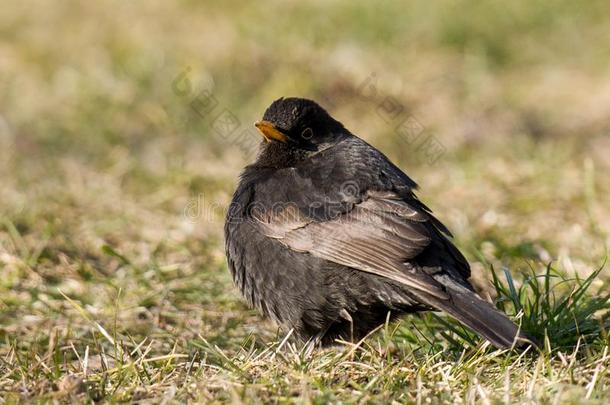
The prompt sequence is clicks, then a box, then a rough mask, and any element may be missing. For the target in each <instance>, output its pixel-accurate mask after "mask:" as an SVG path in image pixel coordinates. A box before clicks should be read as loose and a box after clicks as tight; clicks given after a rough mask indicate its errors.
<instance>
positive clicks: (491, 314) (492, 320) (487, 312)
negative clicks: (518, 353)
mask: <svg viewBox="0 0 610 405" xmlns="http://www.w3.org/2000/svg"><path fill="white" fill-rule="evenodd" d="M448 292H449V297H450V298H449V299H448V300H441V299H438V298H436V297H432V296H430V297H426V302H428V303H429V304H430V305H432V306H433V307H435V308H437V309H439V310H442V311H444V312H446V313H448V314H449V315H451V316H452V317H454V318H455V319H457V320H458V321H460V322H462V323H463V324H465V325H466V326H468V327H469V328H471V329H472V330H474V331H475V332H476V333H478V334H479V335H481V336H483V337H484V338H486V339H487V340H489V341H490V342H491V343H493V344H494V345H495V346H496V347H499V348H511V347H524V346H529V345H534V346H535V345H536V344H535V342H534V341H533V340H532V339H531V338H529V337H528V336H527V335H525V334H524V333H523V332H521V330H520V328H519V326H517V325H516V324H515V323H514V322H513V321H511V320H510V319H509V318H508V317H507V316H506V315H505V314H503V313H502V312H500V311H499V310H498V309H496V308H495V307H494V306H493V305H491V304H490V303H488V302H487V301H484V300H483V299H481V298H479V297H478V296H477V295H476V294H475V293H474V292H472V291H469V290H467V289H465V288H460V289H459V290H458V289H454V288H451V289H448Z"/></svg>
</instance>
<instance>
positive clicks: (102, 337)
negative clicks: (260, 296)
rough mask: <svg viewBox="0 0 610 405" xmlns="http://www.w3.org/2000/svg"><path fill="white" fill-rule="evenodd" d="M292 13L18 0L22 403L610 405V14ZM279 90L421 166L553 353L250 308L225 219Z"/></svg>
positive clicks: (470, 247)
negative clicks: (337, 335)
mask: <svg viewBox="0 0 610 405" xmlns="http://www.w3.org/2000/svg"><path fill="white" fill-rule="evenodd" d="M271 3H272V4H270V5H268V6H266V7H263V8H261V9H259V8H257V6H255V5H254V4H250V3H247V2H238V1H236V2H229V3H223V5H220V4H218V5H212V4H207V5H206V4H200V3H195V2H188V1H185V2H181V3H179V4H174V3H166V2H160V1H147V2H144V1H136V2H119V1H98V2H87V3H83V2H76V1H64V2H57V3H56V4H51V3H48V2H44V1H27V2H16V1H14V2H8V4H4V5H3V6H2V13H0V27H1V28H0V184H2V187H0V275H1V277H0V403H15V402H30V401H34V402H51V401H58V402H93V401H102V402H120V401H142V402H155V403H156V402H160V401H170V402H171V401H175V402H184V401H187V400H188V401H192V402H208V401H212V402H220V401H234V402H240V401H241V402H280V403H289V402H303V403H308V402H313V403H324V402H327V401H333V402H348V403H355V402H380V403H381V402H390V401H397V402H415V403H429V402H430V403H471V402H481V403H492V402H493V403H497V402H499V403H513V402H534V403H538V402H540V403H569V402H572V403H606V402H608V400H609V399H610V378H609V375H608V371H607V368H608V366H609V363H610V354H609V353H608V346H609V340H608V339H609V337H608V334H607V323H604V318H605V314H606V312H607V308H608V305H609V303H608V299H607V294H608V282H610V275H609V273H608V271H607V269H604V268H603V267H602V266H603V264H604V262H605V258H606V255H607V250H608V247H609V246H610V213H609V212H608V209H607V207H609V206H610V195H609V191H610V189H609V186H608V179H607V173H608V170H610V136H609V135H610V134H609V131H610V126H609V125H608V123H609V122H610V79H609V77H608V75H607V71H608V66H609V56H608V55H610V54H609V53H608V52H607V50H608V49H609V48H610V40H608V38H610V35H609V34H610V32H609V29H608V26H609V25H608V23H609V21H608V17H607V15H608V13H607V12H608V9H607V8H608V6H607V5H606V2H603V1H594V2H589V3H588V5H586V6H584V5H582V6H581V5H576V4H572V3H571V2H567V1H565V2H558V3H557V4H555V5H554V6H553V7H550V6H547V4H546V2H542V1H534V2H513V3H510V4H506V5H503V6H502V7H503V8H502V9H501V10H500V9H498V8H497V6H494V4H495V3H493V2H482V3H480V4H479V5H478V6H473V5H472V4H470V3H468V4H467V3H466V2H461V1H458V2H455V1H451V2H449V1H442V2H439V3H435V4H434V5H430V4H428V2H423V1H417V2H413V3H412V4H411V5H410V6H409V8H408V9H403V6H400V5H399V4H398V3H384V5H383V6H372V5H369V3H368V2H364V1H357V2H340V1H337V2H331V3H327V2H322V1H318V2H313V3H307V4H305V3H302V2H292V1H291V2H271ZM182 73H186V76H183V77H181V76H180V74H182ZM185 78H186V79H187V80H188V83H190V87H188V86H187V87H184V85H185V84H186V83H187V82H185V81H184V80H181V79H185ZM189 89H190V91H187V90H189ZM204 90H207V91H209V92H210V94H212V95H213V97H214V98H215V100H216V101H217V105H216V107H215V108H214V109H213V111H212V112H209V113H205V111H204V110H202V107H201V104H199V105H198V106H199V107H198V108H197V109H199V111H200V113H201V114H198V113H197V112H195V111H194V109H193V101H194V100H197V99H199V100H200V101H202V100H203V101H205V98H203V96H202V93H201V91H204ZM280 95H303V96H308V97H311V98H315V99H317V100H319V101H320V102H321V103H322V104H324V105H326V106H327V107H328V108H329V109H330V110H331V112H332V113H333V115H335V116H336V117H337V118H339V119H340V120H341V121H343V122H344V123H345V124H346V126H347V127H348V128H350V129H352V130H353V131H354V132H356V133H357V134H359V135H361V136H362V137H363V138H365V139H366V140H368V141H370V142H371V143H373V144H374V145H376V146H378V147H379V148H380V149H382V150H383V151H384V152H386V153H387V154H388V155H389V156H390V157H391V158H392V159H393V160H395V161H396V162H397V163H399V165H400V166H401V167H402V168H404V169H405V170H406V171H408V173H409V174H410V175H411V176H412V177H414V178H415V179H416V180H417V181H418V182H419V183H420V184H421V185H422V190H421V192H420V196H421V197H422V199H423V200H424V201H426V202H427V203H428V205H430V206H431V207H432V208H433V209H434V210H435V211H436V212H437V213H438V216H439V217H440V218H441V219H442V220H443V221H444V222H445V223H447V225H449V227H450V228H451V229H452V231H453V232H454V234H455V235H456V237H457V239H456V242H457V243H458V245H459V246H460V247H461V248H462V249H463V250H464V252H465V253H466V254H467V255H468V257H469V259H470V260H471V262H472V265H473V269H474V273H475V279H476V280H477V282H478V284H479V285H480V286H481V288H482V289H483V290H485V291H487V292H488V293H490V295H492V296H495V297H496V298H497V299H499V300H500V301H501V302H505V305H506V310H507V311H508V312H509V313H511V314H512V315H514V316H515V317H516V318H519V319H521V320H522V321H523V322H524V325H527V326H528V328H530V330H532V331H533V332H534V333H536V334H537V335H539V336H540V337H542V338H543V340H544V341H545V344H546V347H545V350H544V351H543V353H541V354H540V355H539V356H535V355H533V354H532V353H525V354H518V353H506V352H502V351H497V350H493V349H492V348H490V347H488V345H487V344H485V343H484V342H482V341H480V340H478V339H477V338H476V337H474V336H473V335H471V334H469V333H468V332H467V331H464V330H463V329H461V328H459V327H457V326H456V324H454V323H447V322H446V320H445V319H444V318H439V317H436V316H431V315H427V316H423V317H408V318H405V319H404V320H403V321H402V322H401V323H399V324H389V325H386V326H385V327H384V328H382V330H380V331H379V332H378V333H377V334H375V335H374V336H372V337H371V338H370V339H367V340H366V341H364V342H362V343H361V344H359V345H356V346H353V345H340V346H339V347H337V348H332V349H328V350H324V351H321V352H314V353H308V352H307V351H305V350H303V349H300V348H298V347H294V346H292V345H291V343H290V342H289V341H284V336H285V335H283V334H280V333H279V332H278V331H277V330H276V329H275V328H274V327H273V326H272V325H271V324H269V323H266V322H264V321H261V320H260V318H259V317H258V316H257V315H256V314H255V313H254V312H252V311H250V310H248V309H247V308H246V307H245V306H244V305H243V303H242V301H241V300H240V299H239V297H238V294H237V292H236V290H235V289H234V288H233V287H232V282H231V280H230V276H229V274H228V272H227V269H226V264H225V259H224V253H223V246H222V234H221V232H222V221H223V215H224V209H225V207H226V205H227V203H228V201H229V199H230V196H231V193H232V190H233V188H234V185H235V181H236V178H237V175H238V173H239V170H240V168H241V167H242V166H243V165H244V164H245V163H246V162H247V161H248V159H249V157H250V156H251V153H252V152H251V151H252V147H253V146H252V144H251V143H249V142H248V141H247V140H245V139H249V138H248V137H247V136H245V137H243V138H242V137H240V136H239V135H240V134H241V131H242V130H244V131H247V130H249V129H250V123H251V122H253V121H254V120H255V119H256V118H257V117H259V116H260V114H261V113H262V111H263V109H264V108H265V107H266V105H267V104H269V102H270V101H271V100H273V99H274V98H277V97H278V96H280ZM384 100H385V101H386V102H394V103H397V104H400V105H401V106H403V108H404V112H403V115H401V117H406V116H413V117H416V119H417V120H418V121H419V122H420V123H421V124H422V125H423V127H425V133H426V134H429V135H433V136H434V137H435V139H437V140H438V141H439V142H440V143H441V144H442V146H443V148H444V153H443V154H442V155H439V156H437V157H438V159H437V161H436V162H435V164H430V163H429V162H430V159H429V157H428V156H426V154H425V152H424V151H422V150H421V149H418V148H417V147H416V146H415V145H414V144H413V143H409V142H408V139H405V138H404V137H401V136H400V135H399V134H398V133H397V131H396V130H395V127H396V125H397V123H398V122H399V118H393V115H391V114H390V113H389V111H388V110H387V109H385V110H384V109H381V110H380V109H379V105H380V103H382V102H383V101H384ZM386 105H387V104H386ZM195 106H197V104H195ZM224 110H227V111H228V112H229V113H230V114H231V115H225V117H229V118H231V117H235V118H236V119H237V120H238V122H237V124H238V125H237V124H236V127H235V128H236V129H235V131H234V132H232V133H228V132H227V130H226V127H222V126H220V125H219V123H220V122H219V121H218V120H216V117H217V116H218V115H219V114H220V113H221V112H223V111H224ZM202 111H203V113H202ZM225 114H226V113H225ZM229 123H230V121H229ZM549 262H552V269H553V271H551V272H550V273H549V272H548V271H547V269H548V267H547V264H548V263H549ZM492 268H494V269H496V271H497V274H498V277H499V278H498V280H499V281H498V284H497V285H496V286H495V287H494V286H493V285H492V283H491V281H490V280H491V271H490V270H491V269H492ZM503 268H509V269H510V271H511V273H512V275H513V278H509V279H508V280H507V279H506V277H505V275H504V272H503V271H502V269H503ZM600 268H601V270H600V271H599V272H598V273H594V272H595V271H596V270H597V269H600ZM532 274H535V275H537V276H539V277H540V278H538V279H537V280H538V283H535V282H534V280H536V279H534V278H532V277H531V276H532ZM592 274H593V275H594V276H595V277H593V278H588V277H590V276H591V275H592ZM564 278H566V279H568V281H563V279H564ZM576 278H578V279H576ZM546 280H549V283H550V284H549V288H550V286H553V285H557V286H556V287H554V288H553V289H549V290H547V289H546V288H547V286H546V285H545V282H546ZM585 280H588V281H585ZM511 281H512V286H513V287H514V289H513V290H511V288H510V286H511ZM579 286H580V287H579ZM579 288H580V290H579ZM579 291H582V292H583V294H582V295H581V294H579ZM519 294H521V295H520V296H519ZM566 297H569V299H567V300H566V299H565V298H566ZM562 322H563V323H562ZM576 324H577V325H578V329H574V330H571V329H570V328H572V327H574V326H575V325H576ZM545 334H546V337H545Z"/></svg>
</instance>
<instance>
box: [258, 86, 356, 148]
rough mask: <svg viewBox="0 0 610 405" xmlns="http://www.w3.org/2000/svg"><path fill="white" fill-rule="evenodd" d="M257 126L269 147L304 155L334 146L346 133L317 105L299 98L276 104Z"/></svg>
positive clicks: (266, 112)
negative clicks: (278, 147) (276, 146)
mask: <svg viewBox="0 0 610 405" xmlns="http://www.w3.org/2000/svg"><path fill="white" fill-rule="evenodd" d="M254 125H255V126H256V128H258V130H259V131H260V133H261V135H263V137H264V138H265V140H266V141H267V142H268V143H270V145H269V146H270V147H274V146H275V145H273V144H280V145H282V146H280V148H281V149H284V150H287V151H294V152H300V153H302V154H307V152H309V153H315V152H318V151H319V150H321V149H324V148H325V147H327V146H329V145H332V144H333V143H334V142H336V141H337V139H338V138H340V137H341V135H342V133H343V131H342V130H343V129H344V128H343V125H342V124H341V123H340V122H339V121H337V120H335V119H333V118H332V117H331V116H330V115H329V114H328V113H327V112H326V110H325V109H324V108H322V107H320V106H319V105H318V104H317V103H316V102H314V101H312V100H307V99H304V98H296V97H289V98H280V99H278V100H275V101H274V102H273V103H271V105H270V106H269V108H267V110H266V111H265V114H264V115H263V119H262V120H261V121H258V122H256V123H255V124H254ZM278 146H279V145H278Z"/></svg>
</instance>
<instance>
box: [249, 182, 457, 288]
mask: <svg viewBox="0 0 610 405" xmlns="http://www.w3.org/2000/svg"><path fill="white" fill-rule="evenodd" d="M252 218H253V219H254V221H255V222H256V223H257V225H258V226H259V227H260V229H261V230H262V231H263V233H265V235H267V236H268V237H271V238H275V239H277V240H278V241H280V242H281V243H282V244H284V245H285V246H287V247H289V248H290V249H292V250H294V251H299V252H307V253H309V254H311V255H313V256H316V257H319V258H322V259H325V260H329V261H332V262H335V263H339V264H342V265H345V266H349V267H352V268H355V269H359V270H362V271H366V272H369V273H373V274H376V275H379V276H382V277H386V278H388V279H391V280H394V281H396V282H399V283H402V284H404V285H406V286H409V287H412V288H414V289H416V290H419V291H421V292H424V293H427V294H429V295H431V296H434V297H436V298H439V299H447V298H448V295H447V293H446V292H445V289H444V288H443V287H442V286H441V284H440V283H439V282H437V281H436V280H435V279H434V278H433V277H432V276H431V275H429V274H427V273H426V272H424V271H423V270H422V269H421V267H420V266H418V265H414V264H413V263H410V260H411V259H414V258H416V257H417V256H418V255H419V254H420V253H421V252H422V251H423V250H424V249H425V248H426V247H427V246H428V245H430V243H431V242H432V241H433V240H434V239H435V238H437V239H438V238H439V237H442V236H440V234H439V233H438V231H437V230H436V229H435V228H434V225H432V224H431V223H430V216H429V215H428V214H427V213H426V212H425V211H422V210H419V209H417V208H414V206H412V205H410V204H408V203H407V202H406V201H404V200H403V199H402V198H400V197H399V196H397V195H396V194H394V193H393V192H372V191H368V192H367V193H366V196H365V198H364V199H363V200H362V201H361V202H360V203H358V204H354V206H353V208H352V209H351V210H349V211H347V212H344V213H341V214H339V215H336V216H334V217H331V218H328V219H327V220H324V221H320V220H319V219H315V220H314V219H312V218H310V217H308V216H307V215H304V214H303V213H302V211H301V210H299V209H298V208H297V207H296V206H291V205H287V206H284V207H282V208H281V209H278V210H273V212H265V211H262V210H260V211H256V210H254V211H253V212H252Z"/></svg>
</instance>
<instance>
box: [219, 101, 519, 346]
mask: <svg viewBox="0 0 610 405" xmlns="http://www.w3.org/2000/svg"><path fill="white" fill-rule="evenodd" d="M255 126H256V128H258V130H259V131H260V133H261V134H262V135H263V142H262V143H261V147H260V151H259V154H258V156H257V159H256V161H255V162H254V163H252V164H251V165H249V166H246V168H245V169H244V171H243V172H242V174H241V177H240V181H239V185H238V187H237V190H236V191H235V194H234V195H233V201H232V203H231V205H230V207H229V210H228V214H227V218H226V223H225V246H226V255H227V260H228V267H229V269H230V271H231V274H232V276H233V280H234V282H235V284H236V285H237V287H238V288H239V289H240V291H241V293H242V294H243V296H244V297H245V299H246V300H247V301H248V303H249V304H250V305H251V306H254V307H256V308H257V309H258V310H259V311H260V312H261V313H262V314H263V315H265V316H268V317H270V318H271V319H273V320H274V321H275V322H276V323H278V324H279V325H280V326H281V327H282V328H285V329H287V330H289V329H292V330H293V333H294V335H295V336H296V337H297V338H298V339H300V340H302V341H309V342H315V344H318V343H319V344H321V345H328V344H332V343H333V342H335V341H336V340H337V339H342V340H352V341H353V340H359V339H361V338H363V337H365V336H366V335H367V334H368V333H369V332H371V331H372V330H374V329H375V328H376V327H378V326H379V325H382V324H383V323H384V322H385V321H386V319H387V317H388V313H389V314H390V317H392V318H393V317H396V316H398V315H401V314H405V313H413V312H418V311H426V310H432V311H444V312H446V313H447V314H449V315H450V316H452V317H454V318H455V319H457V320H459V321H460V322H462V323H464V324H465V325H467V326H468V327H470V328H471V329H473V330H474V331H475V332H477V333H478V334H480V335H482V336H483V337H485V338H487V339H488V340H489V341H491V343H493V344H494V345H495V346H497V347H501V348H508V347H511V346H512V347H514V346H520V345H521V344H522V342H523V341H527V338H526V336H525V335H524V334H522V333H521V332H520V330H519V327H518V326H517V325H516V324H515V323H513V322H512V321H511V320H509V319H508V318H507V317H506V315H504V314H503V313H501V312H500V311H498V310H497V309H496V308H495V307H494V306H493V305H491V304H489V303H488V302H487V301H484V300H483V299H481V298H480V297H479V296H478V295H477V294H476V293H475V292H474V289H473V287H472V285H471V284H470V283H469V281H468V278H469V277H470V267H469V265H468V262H467V261H466V259H465V258H464V256H463V255H462V254H461V253H460V251H459V250H458V249H457V248H456V247H455V246H454V245H453V244H452V243H451V241H450V240H449V237H451V236H452V235H451V233H450V232H449V230H448V229H447V228H446V227H445V226H444V225H443V224H442V223H441V222H440V221H439V220H438V219H436V218H435V217H434V216H433V215H432V213H431V210H430V209H429V208H428V207H427V206H426V205H424V204H423V203H422V202H421V201H420V200H419V199H418V198H417V197H416V196H415V194H414V190H415V189H417V184H416V183H415V182H414V181H413V180H412V179H411V178H410V177H409V176H407V175H406V174H405V173H403V172H402V171H401V170H400V169H399V168H398V167H397V166H395V165H394V164H393V163H392V162H390V160H389V159H388V158H387V157H386V156H385V155H384V154H383V153H381V152H380V151H378V150H377V149H375V148H374V147H372V146H371V145H369V144H368V143H366V142H365V141H363V140H362V139H360V138H358V137H357V136H356V135H354V134H352V133H351V132H350V131H348V130H347V129H346V128H345V127H344V126H343V124H341V123H340V122H339V121H337V120H335V119H334V118H332V117H331V116H330V115H329V114H328V113H327V112H326V110H324V109H323V108H322V107H321V106H319V105H318V104H317V103H315V102H314V101H311V100H307V99H302V98H280V99H278V100H276V101H274V102H273V103H272V104H271V106H269V108H267V110H266V111H265V114H264V116H263V120H262V121H259V122H257V123H256V124H255Z"/></svg>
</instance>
